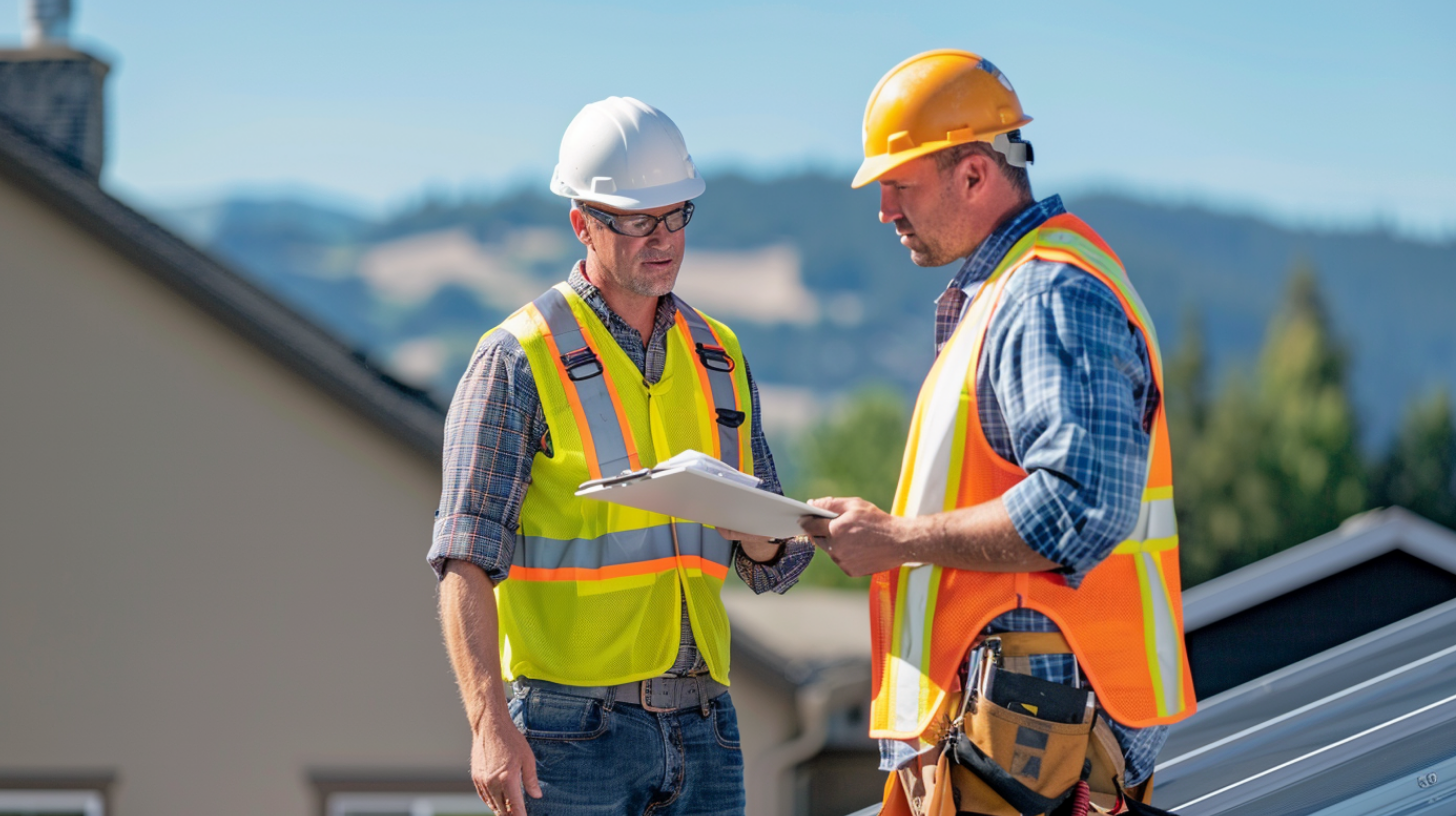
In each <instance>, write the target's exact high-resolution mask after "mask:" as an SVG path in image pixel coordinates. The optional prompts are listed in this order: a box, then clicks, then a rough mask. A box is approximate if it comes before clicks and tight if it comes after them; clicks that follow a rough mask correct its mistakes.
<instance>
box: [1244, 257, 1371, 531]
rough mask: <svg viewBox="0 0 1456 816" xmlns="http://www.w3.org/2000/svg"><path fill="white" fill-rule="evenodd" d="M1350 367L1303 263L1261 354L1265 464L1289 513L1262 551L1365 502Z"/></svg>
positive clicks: (1333, 522)
mask: <svg viewBox="0 0 1456 816" xmlns="http://www.w3.org/2000/svg"><path fill="white" fill-rule="evenodd" d="M1347 369H1348V359H1347V354H1346V352H1345V350H1344V348H1343V346H1342V345H1341V344H1340V343H1339V342H1338V341H1336V340H1335V338H1334V336H1333V333H1332V332H1331V329H1330V321H1329V315H1328V312H1327V310H1326V308H1325V305H1324V301H1323V298H1321V296H1320V293H1319V287H1318V285H1317V283H1316V280H1315V274H1314V270H1313V269H1312V268H1310V267H1309V266H1308V265H1301V266H1300V267H1298V268H1296V270H1295V272H1294V275H1293V276H1292V278H1291V280H1290V285H1289V292H1288V295H1287V300H1286V302H1285V305H1284V308H1283V309H1281V310H1280V312H1279V313H1278V314H1277V315H1275V317H1274V322H1273V324H1272V325H1271V327H1270V331H1269V338H1268V340H1267V341H1266V343H1265V346H1264V350H1263V353H1262V354H1261V355H1260V359H1259V391H1260V394H1259V398H1260V402H1261V407H1262V409H1263V412H1264V414H1265V416H1266V417H1267V420H1268V422H1269V432H1270V434H1271V437H1270V438H1269V439H1268V444H1269V447H1268V448H1267V449H1266V451H1265V454H1266V456H1265V457H1264V458H1265V469H1266V472H1267V473H1268V474H1269V475H1270V476H1271V477H1272V478H1273V479H1274V480H1275V482H1276V484H1277V486H1278V488H1279V513H1280V517H1281V518H1282V519H1283V521H1284V524H1283V525H1281V527H1282V529H1281V530H1280V537H1279V539H1280V540H1278V541H1275V542H1273V549H1268V548H1265V549H1264V550H1263V551H1261V552H1260V553H1259V556H1258V557H1260V558H1262V557H1264V556H1266V555H1271V554H1273V552H1276V551H1278V550H1280V549H1283V548H1285V547H1288V546H1290V545H1292V544H1298V543H1299V542H1301V541H1305V540H1307V539H1310V538H1314V537H1315V536H1317V535H1320V534H1322V533H1327V532H1329V531H1330V530H1333V529H1334V528H1335V527H1337V526H1339V524H1340V522H1341V521H1344V520H1345V519H1346V518H1348V517H1350V516H1352V515H1354V514H1355V513H1358V512H1360V511H1361V510H1363V509H1365V507H1366V506H1367V505H1366V498H1367V491H1366V484H1365V469H1364V467H1363V465H1362V463H1361V461H1360V454H1359V448H1358V444H1357V440H1356V433H1357V431H1356V420H1355V410H1354V407H1353V406H1352V405H1351V403H1350V398H1349V384H1348V377H1347V373H1346V372H1347Z"/></svg>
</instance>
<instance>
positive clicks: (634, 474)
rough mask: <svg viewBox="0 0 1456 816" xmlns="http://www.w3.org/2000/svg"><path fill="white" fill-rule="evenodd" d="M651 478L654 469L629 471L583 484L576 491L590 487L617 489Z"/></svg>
mask: <svg viewBox="0 0 1456 816" xmlns="http://www.w3.org/2000/svg"><path fill="white" fill-rule="evenodd" d="M650 478H652V468H643V469H641V470H629V471H626V472H623V473H618V474H617V475H616V476H606V477H603V478H601V479H592V480H590V481H585V482H582V483H581V484H580V485H578V486H577V488H576V489H577V490H586V489H587V488H589V487H616V486H617V485H624V484H628V483H629V482H636V481H639V480H642V479H650Z"/></svg>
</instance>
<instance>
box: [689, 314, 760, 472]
mask: <svg viewBox="0 0 1456 816" xmlns="http://www.w3.org/2000/svg"><path fill="white" fill-rule="evenodd" d="M673 299H674V300H676V301H677V310H678V313H679V314H681V315H682V316H683V320H684V321H685V322H686V323H687V324H688V331H690V332H692V335H693V342H694V343H697V344H699V345H704V346H710V347H714V348H716V347H718V338H717V337H715V336H714V335H713V330H712V329H711V328H709V326H708V323H707V321H705V320H703V316H702V315H700V314H698V310H697V309H694V308H693V307H691V306H689V305H688V304H687V302H686V301H684V300H683V299H682V298H680V297H678V296H677V295H673ZM693 364H694V365H696V366H699V367H700V368H703V369H705V370H706V371H707V372H708V384H709V386H710V387H711V388H712V389H713V407H714V408H719V409H722V410H725V411H738V410H739V408H738V390H737V389H736V388H735V387H734V385H733V374H732V372H728V371H718V370H716V369H712V368H708V367H707V366H705V365H703V361H702V358H700V357H698V356H697V349H696V348H694V349H693ZM713 421H714V424H716V425H717V426H718V447H719V448H720V449H721V450H720V453H719V456H718V458H719V459H721V460H722V461H723V462H724V463H726V464H728V465H729V466H731V467H732V468H733V469H734V470H743V467H742V466H741V465H740V464H739V462H738V430H739V428H731V427H729V426H727V425H724V424H723V423H722V422H719V421H718V418H717V417H716V416H715V417H713ZM739 427H740V428H741V427H742V426H741V425H740V426H739Z"/></svg>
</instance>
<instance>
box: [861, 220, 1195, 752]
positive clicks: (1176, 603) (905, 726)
mask: <svg viewBox="0 0 1456 816" xmlns="http://www.w3.org/2000/svg"><path fill="white" fill-rule="evenodd" d="M1032 259H1042V260H1047V261H1056V262H1059V263H1066V264H1070V265H1072V266H1075V267H1077V268H1078V269H1082V270H1085V271H1086V272H1088V273H1089V274H1091V275H1093V276H1094V277H1096V278H1097V279H1098V280H1100V281H1102V282H1103V283H1105V284H1106V285H1107V286H1108V287H1109V288H1110V289H1111V290H1112V291H1113V292H1114V293H1116V295H1117V297H1118V300H1119V301H1121V303H1122V307H1123V310H1124V311H1126V313H1127V316H1128V320H1129V321H1131V322H1132V324H1133V325H1135V326H1136V327H1137V328H1138V330H1139V331H1141V332H1142V334H1143V338H1144V340H1145V341H1146V342H1147V348H1148V353H1149V355H1150V356H1151V358H1152V360H1151V362H1152V369H1153V380H1154V382H1155V383H1156V384H1157V387H1158V389H1159V392H1160V393H1161V392H1163V362H1162V355H1161V352H1160V351H1159V349H1158V342H1157V336H1156V334H1155V333H1154V331H1153V324H1152V321H1151V320H1150V319H1149V318H1148V314H1147V310H1146V308H1145V307H1144V306H1143V304H1142V301H1141V300H1140V299H1139V298H1138V295H1137V292H1136V291H1134V290H1133V287H1132V284H1131V283H1129V282H1128V279H1127V274H1126V272H1125V271H1124V270H1123V268H1122V262H1121V261H1120V260H1118V258H1117V255H1115V254H1114V253H1113V251H1112V250H1111V248H1109V247H1108V246H1107V244H1106V243H1105V242H1104V241H1103V240H1102V239H1101V238H1100V237H1099V236H1098V235H1097V234H1096V233H1095V232H1093V231H1092V228H1091V227H1088V226H1087V225H1086V224H1085V223H1084V222H1082V220H1081V219H1079V218H1077V217H1075V216H1072V215H1059V216H1056V217H1053V218H1051V219H1049V220H1048V221H1047V222H1046V223H1044V224H1043V225H1042V226H1041V227H1039V228H1037V229H1035V230H1032V231H1031V232H1030V233H1028V234H1027V235H1026V236H1025V237H1024V238H1022V239H1021V240H1020V241H1018V242H1017V243H1016V245H1015V246H1013V247H1012V248H1011V250H1010V251H1008V252H1007V254H1006V257H1005V258H1003V259H1002V261H1001V263H1000V265H999V266H998V267H997V268H996V270H995V271H994V272H993V273H992V274H991V276H990V278H989V279H987V280H986V282H985V283H984V284H982V287H981V289H980V292H979V294H977V296H976V297H975V298H974V300H972V302H971V306H970V309H969V311H968V312H967V313H966V315H965V317H964V318H963V319H962V320H961V323H960V325H959V326H958V327H957V329H956V331H955V333H954V334H953V335H952V337H951V339H950V340H949V341H948V342H947V343H946V345H945V347H944V349H943V350H942V351H941V353H940V355H939V357H938V358H937V359H936V361H935V365H934V366H933V367H932V368H931V370H930V374H929V375H928V376H927V377H926V379H925V384H924V385H923V386H922V387H921V390H920V396H919V399H918V400H917V402H916V406H915V414H914V418H913V420H912V423H911V426H910V437H909V441H908V443H907V444H906V447H905V459H904V464H903V466H902V469H901V474H900V484H899V488H898V489H897V491H896V494H895V504H894V507H893V509H892V512H894V514H895V515H900V516H921V515H930V514H934V513H940V512H944V511H947V510H954V509H956V508H960V507H971V506H974V505H977V504H981V503H983V502H986V501H990V500H992V499H995V498H997V497H999V496H1001V495H1002V494H1003V493H1005V492H1006V491H1007V490H1009V489H1010V488H1011V487H1012V486H1013V485H1015V484H1017V483H1018V482H1020V481H1021V480H1022V479H1025V478H1026V475H1027V474H1026V471H1024V470H1022V469H1021V468H1020V467H1017V466H1016V465H1014V464H1012V463H1011V462H1008V461H1006V460H1005V459H1003V458H1001V456H999V455H998V454H997V453H996V452H995V451H994V450H992V448H991V446H990V443H988V442H987V441H986V436H985V433H984V431H983V429H982V427H981V421H980V414H979V412H978V410H977V405H976V372H977V370H978V367H979V360H980V356H981V347H982V343H983V342H984V340H985V336H986V330H987V328H988V327H989V326H990V323H991V318H992V315H993V314H994V313H995V311H996V306H997V303H998V302H999V301H1000V299H1001V296H1002V293H1003V292H1005V290H1006V284H1007V282H1008V281H1009V280H1011V277H1012V276H1013V275H1015V274H1016V271H1017V270H1018V269H1020V268H1021V267H1022V265H1023V264H1025V263H1026V262H1028V261H1030V260H1032ZM1151 437H1152V439H1151V446H1150V451H1149V459H1150V461H1149V463H1148V476H1147V483H1146V486H1145V488H1144V490H1143V499H1142V507H1141V509H1140V511H1139V514H1138V520H1137V524H1136V526H1135V528H1134V529H1133V531H1132V534H1131V535H1130V536H1129V537H1128V538H1127V540H1126V541H1123V542H1122V543H1121V544H1119V545H1118V546H1117V548H1116V549H1115V550H1113V552H1112V554H1111V555H1109V556H1108V557H1107V558H1106V559H1105V560H1104V561H1103V562H1102V563H1100V564H1098V565H1097V566H1096V567H1095V568H1093V569H1092V571H1091V572H1090V573H1088V575H1087V577H1086V579H1085V580H1084V581H1083V582H1082V585H1081V587H1080V588H1078V589H1072V588H1070V587H1068V586H1067V585H1066V582H1065V581H1064V580H1063V579H1062V578H1061V576H1059V575H1056V574H1053V573H1046V572H1040V573H996V572H973V571H969V570H958V569H951V568H942V567H939V566H935V565H929V564H927V565H911V564H907V565H905V566H902V567H899V568H897V569H894V570H890V571H888V572H882V573H878V574H876V575H875V576H874V579H873V581H872V582H871V585H870V609H871V621H872V633H871V640H872V643H873V649H874V668H873V690H874V701H873V704H872V706H871V714H870V735H871V736H874V737H880V738H887V739H912V738H916V737H920V736H922V735H923V734H924V733H925V731H926V729H927V728H928V727H929V726H930V724H931V722H932V720H933V719H934V718H935V717H936V715H937V713H938V712H939V711H940V709H941V707H942V706H943V705H944V704H945V700H946V697H947V691H948V690H949V689H950V688H951V687H952V684H953V683H954V682H955V680H956V675H957V671H958V669H959V667H960V664H961V662H962V661H963V660H964V659H965V656H966V653H967V651H968V650H969V649H970V647H971V644H972V642H973V641H974V640H975V638H976V636H977V634H978V633H980V631H981V630H982V629H983V628H984V627H985V626H986V624H988V623H990V622H991V620H992V619H994V618H995V617H996V616H998V615H1000V614H1002V613H1004V612H1007V611H1009V610H1012V609H1016V608H1028V609H1034V610H1036V611H1038V612H1041V613H1042V614H1044V615H1046V616H1047V617H1048V618H1050V619H1051V620H1052V621H1053V622H1054V623H1055V624H1056V625H1057V626H1058V627H1059V628H1060V629H1061V631H1062V634H1063V635H1064V636H1065V637H1066V639H1067V643H1068V644H1069V645H1070V646H1071V647H1072V650H1073V652H1075V653H1076V656H1077V659H1078V661H1079V663H1080V665H1081V668H1082V671H1083V672H1084V673H1085V674H1086V675H1087V678H1088V680H1089V681H1090V682H1091V685H1092V687H1093V689H1094V690H1095V692H1096V693H1097V698H1098V701H1099V702H1100V703H1101V704H1102V706H1103V708H1105V709H1106V710H1107V712H1108V713H1109V714H1111V715H1112V717H1113V719H1115V720H1117V721H1118V722H1121V723H1124V724H1126V725H1129V726H1134V727H1145V726H1150V725H1159V724H1165V723H1172V722H1177V721H1178V720H1181V719H1183V718H1185V717H1187V716H1189V715H1190V714H1192V713H1193V711H1194V708H1195V701H1194V695H1193V680H1192V677H1191V676H1190V674H1189V671H1188V659H1187V655H1186V653H1185V651H1184V646H1183V608H1182V599H1181V598H1182V596H1181V592H1180V585H1179V574H1178V532H1177V525H1176V522H1175V521H1174V517H1173V466H1172V459H1171V457H1170V454H1169V448H1168V423H1167V418H1166V416H1165V413H1164V410H1163V407H1162V406H1159V408H1158V410H1157V414H1156V418H1155V419H1154V424H1153V428H1152V433H1151Z"/></svg>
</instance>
